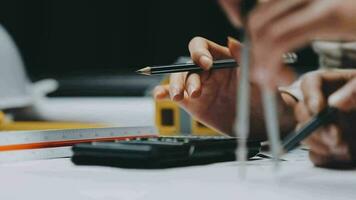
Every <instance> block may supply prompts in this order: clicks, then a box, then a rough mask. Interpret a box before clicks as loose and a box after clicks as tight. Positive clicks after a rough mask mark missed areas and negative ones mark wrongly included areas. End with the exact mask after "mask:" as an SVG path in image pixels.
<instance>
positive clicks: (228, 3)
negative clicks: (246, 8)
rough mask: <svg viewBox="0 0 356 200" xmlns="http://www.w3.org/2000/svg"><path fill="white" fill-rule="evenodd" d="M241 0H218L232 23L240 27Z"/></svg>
mask: <svg viewBox="0 0 356 200" xmlns="http://www.w3.org/2000/svg"><path fill="white" fill-rule="evenodd" d="M241 1H242V0H219V3H220V5H221V7H222V8H223V9H224V10H225V13H226V14H227V17H228V18H229V20H230V22H231V23H232V25H234V26H235V27H241V26H242V22H241V16H240V4H241Z"/></svg>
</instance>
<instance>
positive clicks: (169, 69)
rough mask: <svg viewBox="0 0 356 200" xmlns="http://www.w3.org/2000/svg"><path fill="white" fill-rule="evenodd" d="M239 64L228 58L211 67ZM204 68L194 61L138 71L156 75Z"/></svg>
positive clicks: (223, 67) (195, 70)
mask: <svg viewBox="0 0 356 200" xmlns="http://www.w3.org/2000/svg"><path fill="white" fill-rule="evenodd" d="M237 66H238V64H237V63H236V61H235V60H233V59H228V60H218V61H215V62H214V63H213V65H212V68H211V69H226V68H235V67H237ZM202 71H203V69H202V68H201V67H199V66H198V65H196V64H194V63H186V64H175V65H164V66H154V67H145V68H142V69H140V70H137V71H136V72H137V73H139V74H143V75H156V74H168V73H178V72H202Z"/></svg>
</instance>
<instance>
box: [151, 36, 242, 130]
mask: <svg viewBox="0 0 356 200" xmlns="http://www.w3.org/2000/svg"><path fill="white" fill-rule="evenodd" d="M240 48H241V44H240V43H239V42H238V41H236V40H233V39H230V42H229V48H228V47H224V46H221V45H218V44H216V43H214V42H212V41H209V40H207V39H204V38H201V37H196V38H194V39H192V40H191V42H190V44H189V51H190V54H191V58H192V60H193V62H194V63H195V64H196V65H198V66H200V67H201V68H202V69H204V70H203V71H202V72H201V73H188V72H182V73H173V74H171V75H170V84H169V85H163V86H157V87H156V88H155V90H154V96H155V98H156V99H163V98H167V97H170V98H171V99H172V100H174V101H176V102H178V103H179V104H180V105H181V106H182V107H183V108H185V109H186V110H187V111H188V112H190V113H191V114H192V115H193V116H195V117H196V118H198V119H199V120H201V121H202V122H204V123H206V124H208V125H209V126H211V127H214V128H215V129H218V130H219V131H222V132H224V133H231V131H232V124H233V120H234V117H235V113H234V112H232V111H234V108H235V102H236V100H235V98H236V94H235V93H236V85H237V84H236V83H237V75H238V68H236V67H233V68H228V69H221V70H216V71H214V70H212V71H210V70H208V69H210V68H211V67H212V64H213V60H222V59H233V57H237V58H239V56H240V55H239V53H238V52H239V51H240ZM230 52H237V55H235V56H232V55H231V53H230Z"/></svg>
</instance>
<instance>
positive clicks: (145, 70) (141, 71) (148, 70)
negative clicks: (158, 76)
mask: <svg viewBox="0 0 356 200" xmlns="http://www.w3.org/2000/svg"><path fill="white" fill-rule="evenodd" d="M136 73H138V74H143V75H151V68H150V67H145V68H142V69H139V70H137V71H136Z"/></svg>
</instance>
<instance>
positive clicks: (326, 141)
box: [295, 70, 356, 168]
mask: <svg viewBox="0 0 356 200" xmlns="http://www.w3.org/2000/svg"><path fill="white" fill-rule="evenodd" d="M301 81H302V83H301V90H302V92H303V96H304V101H301V102H299V103H298V105H297V106H296V107H295V114H296V119H297V121H298V126H299V127H300V126H302V125H303V124H305V123H306V122H308V121H309V120H310V119H311V118H312V117H313V116H315V115H316V114H318V113H319V112H320V111H321V110H323V109H324V108H325V107H326V106H327V105H329V106H332V107H336V108H338V109H339V111H340V112H339V113H338V115H337V116H336V118H335V121H333V123H331V124H328V125H325V126H323V127H322V128H320V129H318V130H317V131H315V132H314V133H313V135H311V136H310V137H309V138H307V139H306V140H305V141H304V143H305V144H307V145H308V146H309V147H310V158H311V160H312V162H313V163H314V164H315V165H317V166H323V167H337V168H340V167H351V166H355V163H356V162H355V161H356V134H355V133H356V132H355V128H356V70H338V71H317V72H311V73H308V74H306V75H305V76H303V77H302V80H301Z"/></svg>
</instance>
